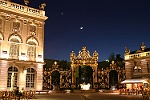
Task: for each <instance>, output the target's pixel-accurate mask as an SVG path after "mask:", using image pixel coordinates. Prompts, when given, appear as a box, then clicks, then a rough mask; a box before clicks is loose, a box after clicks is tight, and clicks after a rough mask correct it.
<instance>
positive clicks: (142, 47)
mask: <svg viewBox="0 0 150 100" xmlns="http://www.w3.org/2000/svg"><path fill="white" fill-rule="evenodd" d="M145 48H146V46H145V44H144V42H142V46H141V49H142V51H144V50H145Z"/></svg>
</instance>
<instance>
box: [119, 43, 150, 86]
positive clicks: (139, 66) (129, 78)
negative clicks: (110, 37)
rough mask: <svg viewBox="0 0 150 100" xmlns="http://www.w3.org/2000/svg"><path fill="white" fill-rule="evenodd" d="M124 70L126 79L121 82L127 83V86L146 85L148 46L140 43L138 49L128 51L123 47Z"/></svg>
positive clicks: (148, 58)
mask: <svg viewBox="0 0 150 100" xmlns="http://www.w3.org/2000/svg"><path fill="white" fill-rule="evenodd" d="M124 60H125V70H126V80H125V81H123V82H122V83H125V84H128V86H127V87H132V88H134V87H138V86H141V85H144V86H145V87H148V84H147V83H148V82H149V79H148V78H149V75H150V65H149V64H150V48H146V46H145V45H144V43H142V45H141V47H140V49H138V50H135V51H132V52H130V50H129V49H128V48H125V55H124Z"/></svg>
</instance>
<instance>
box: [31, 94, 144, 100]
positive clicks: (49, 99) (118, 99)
mask: <svg viewBox="0 0 150 100" xmlns="http://www.w3.org/2000/svg"><path fill="white" fill-rule="evenodd" d="M32 100H144V99H143V98H142V96H140V95H138V96H137V95H119V94H115V93H50V94H40V95H36V99H32Z"/></svg>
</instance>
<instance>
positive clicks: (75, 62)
mask: <svg viewBox="0 0 150 100" xmlns="http://www.w3.org/2000/svg"><path fill="white" fill-rule="evenodd" d="M70 60H71V70H72V84H71V87H72V88H77V80H76V77H77V76H76V69H78V67H79V66H90V67H91V69H92V80H93V81H92V84H93V85H94V87H93V88H96V85H95V83H97V66H98V53H97V52H96V51H95V52H94V53H93V55H92V56H91V55H90V52H89V51H88V50H87V49H86V47H85V46H83V47H82V50H81V51H79V54H78V56H76V54H75V53H74V51H72V52H71V54H70Z"/></svg>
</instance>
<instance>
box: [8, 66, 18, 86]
mask: <svg viewBox="0 0 150 100" xmlns="http://www.w3.org/2000/svg"><path fill="white" fill-rule="evenodd" d="M12 73H14V80H13V82H14V87H17V76H18V69H17V68H16V67H12V66H11V67H9V68H8V78H7V87H11V84H12V80H11V78H12Z"/></svg>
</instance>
